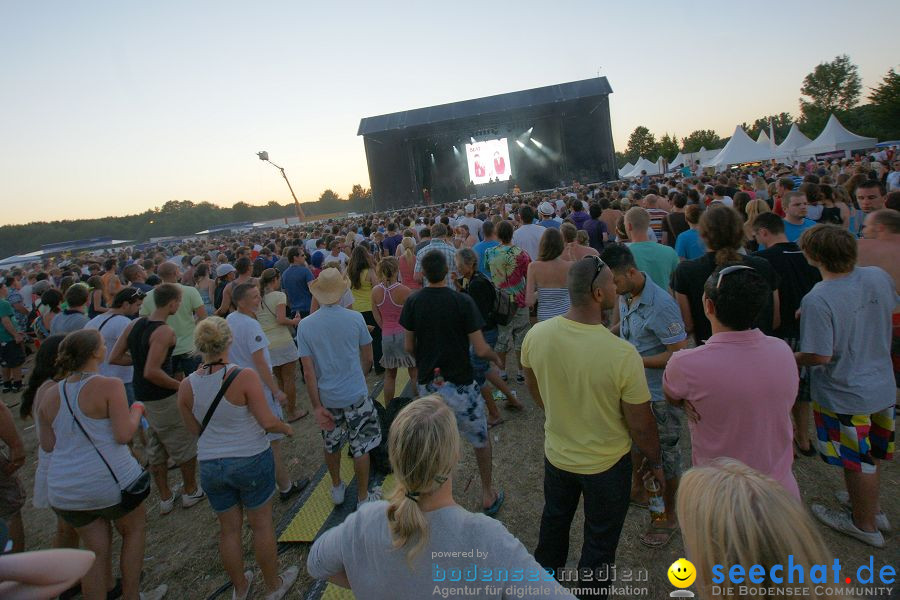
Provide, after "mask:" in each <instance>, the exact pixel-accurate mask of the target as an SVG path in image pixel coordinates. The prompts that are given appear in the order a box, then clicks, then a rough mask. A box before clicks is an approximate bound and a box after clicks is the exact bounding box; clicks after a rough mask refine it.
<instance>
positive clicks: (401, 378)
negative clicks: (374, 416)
mask: <svg viewBox="0 0 900 600" xmlns="http://www.w3.org/2000/svg"><path fill="white" fill-rule="evenodd" d="M407 383H409V372H408V371H407V370H406V369H397V384H396V385H395V386H394V395H395V396H399V395H400V394H402V393H403V390H404V388H406V384H407ZM413 393H415V390H413ZM375 400H376V401H377V402H380V403H381V405H382V406H385V407H386V406H387V401H386V400H385V398H384V387H382V388H381V391H380V392H378V397H377V398H375ZM388 400H390V398H388Z"/></svg>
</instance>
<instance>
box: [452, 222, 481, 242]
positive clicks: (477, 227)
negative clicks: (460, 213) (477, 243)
mask: <svg viewBox="0 0 900 600" xmlns="http://www.w3.org/2000/svg"><path fill="white" fill-rule="evenodd" d="M460 225H465V226H466V227H468V228H469V233H470V234H472V235H474V236H475V237H477V238H478V239H479V240H480V239H481V228H482V227H483V226H484V221H482V220H481V219H476V218H475V217H461V218H460V219H458V220H457V222H456V226H457V227H459V226H460Z"/></svg>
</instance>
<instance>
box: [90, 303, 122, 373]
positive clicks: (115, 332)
mask: <svg viewBox="0 0 900 600" xmlns="http://www.w3.org/2000/svg"><path fill="white" fill-rule="evenodd" d="M130 324H131V319H129V318H128V317H126V316H125V315H108V314H106V313H101V314H99V315H97V316H96V317H94V318H93V319H91V320H90V321H88V322H87V324H86V325H85V326H84V328H85V329H97V330H99V331H100V335H102V336H103V342H104V343H105V344H106V358H105V359H103V363H102V364H101V365H100V367H99V369H98V370H99V371H100V374H101V375H103V376H104V377H117V378H119V379H121V380H122V383H131V378H132V376H133V375H134V367H123V366H119V365H111V364H109V355H110V353H111V352H112V349H113V346H115V345H116V342H117V341H118V339H119V338H120V337H121V336H122V332H123V331H125V329H127V328H128V326H129V325H130Z"/></svg>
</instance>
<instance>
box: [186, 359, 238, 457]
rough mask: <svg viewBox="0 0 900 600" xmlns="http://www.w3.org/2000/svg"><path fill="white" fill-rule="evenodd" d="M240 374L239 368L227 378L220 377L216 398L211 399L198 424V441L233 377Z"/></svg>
mask: <svg viewBox="0 0 900 600" xmlns="http://www.w3.org/2000/svg"><path fill="white" fill-rule="evenodd" d="M240 372H241V368H240V367H237V368H236V369H234V370H233V371H232V372H231V373H229V374H228V376H223V377H222V387H220V388H219V391H218V393H217V394H216V397H215V398H213V401H212V404H210V405H209V408H208V409H207V410H206V415H204V417H203V423H201V424H200V433H198V434H197V438H198V439H199V438H200V436H201V435H203V432H204V431H206V426H207V425H209V420H210V419H212V416H213V413H214V412H216V409H217V408H218V407H219V402H221V401H222V398H224V397H225V392H226V391H227V390H228V388H229V387H230V386H231V382H232V381H234V379H235V377H237V376H238V373H240Z"/></svg>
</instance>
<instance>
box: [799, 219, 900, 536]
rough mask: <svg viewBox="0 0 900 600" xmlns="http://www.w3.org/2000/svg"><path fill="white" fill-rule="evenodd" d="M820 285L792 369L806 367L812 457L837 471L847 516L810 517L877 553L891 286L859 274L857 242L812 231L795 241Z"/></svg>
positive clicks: (888, 417)
mask: <svg viewBox="0 0 900 600" xmlns="http://www.w3.org/2000/svg"><path fill="white" fill-rule="evenodd" d="M799 245H800V248H801V249H802V250H803V254H804V255H805V256H806V259H807V260H808V261H809V264H811V265H812V266H814V267H816V268H817V269H819V272H820V273H821V274H822V281H821V282H820V283H817V284H816V285H815V287H813V289H812V290H811V291H810V292H809V293H808V294H807V295H806V296H805V297H804V298H803V302H802V303H801V308H800V352H797V353H796V355H795V356H796V359H797V364H798V365H800V366H809V367H811V369H810V383H811V390H810V393H811V396H812V401H813V405H812V406H813V418H814V419H815V422H816V434H817V438H818V440H817V449H818V451H819V454H820V456H821V457H822V459H823V460H825V462H827V463H829V464H832V465H835V466H839V467H842V468H843V469H844V480H845V482H846V484H847V493H846V494H845V493H843V492H838V493H836V494H835V496H836V497H837V499H838V501H839V502H840V503H841V504H843V505H844V506H846V507H847V508H848V509H849V511H844V510H834V509H831V508H828V507H825V506H823V505H820V504H813V505H812V507H811V508H812V512H813V514H815V515H816V517H818V518H819V520H820V521H822V522H823V523H825V524H826V525H828V526H829V527H831V528H833V529H836V530H837V531H840V532H841V533H845V534H847V535H849V536H852V537H855V538H856V539H858V540H860V541H862V542H865V543H867V544H870V545H872V546H875V547H878V548H880V547H882V546H884V536H883V535H882V531H887V530H888V529H889V528H890V524H889V523H888V520H887V516H886V515H885V514H884V513H883V512H882V511H881V508H880V504H879V501H878V471H879V462H880V461H882V460H891V459H892V458H893V451H894V428H895V423H894V420H895V406H894V405H895V402H896V391H895V387H894V374H893V369H892V366H891V314H892V313H893V311H894V309H895V307H896V306H897V292H896V290H895V286H894V281H893V280H892V279H891V277H890V275H888V274H887V273H886V272H885V271H884V270H882V269H880V268H878V267H857V266H856V259H857V247H856V239H855V238H854V237H853V235H852V234H851V233H850V232H848V231H847V230H846V229H844V228H843V227H839V226H836V225H816V226H815V227H813V228H811V229H809V230H807V231H805V232H803V235H802V236H801V237H800V241H799Z"/></svg>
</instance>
